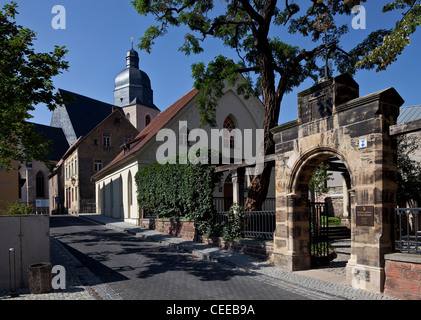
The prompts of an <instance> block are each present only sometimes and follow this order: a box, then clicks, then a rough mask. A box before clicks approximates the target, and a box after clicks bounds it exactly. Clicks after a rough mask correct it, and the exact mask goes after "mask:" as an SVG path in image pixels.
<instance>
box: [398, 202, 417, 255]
mask: <svg viewBox="0 0 421 320" xmlns="http://www.w3.org/2000/svg"><path fill="white" fill-rule="evenodd" d="M420 212H421V208H396V209H395V213H396V215H397V222H398V235H397V236H398V239H396V240H395V248H396V250H397V251H399V252H402V253H411V254H421V231H420V225H419V216H420Z"/></svg>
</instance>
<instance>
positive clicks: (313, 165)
mask: <svg viewBox="0 0 421 320" xmlns="http://www.w3.org/2000/svg"><path fill="white" fill-rule="evenodd" d="M344 161H345V162H344ZM322 163H323V164H324V165H325V166H326V167H327V168H329V170H330V172H332V171H337V172H340V173H341V174H342V175H343V177H344V178H343V179H346V180H347V181H346V182H345V183H344V186H343V187H342V201H343V207H344V208H343V213H342V217H343V218H344V221H346V220H347V218H348V216H349V215H350V209H351V206H350V203H349V189H350V188H351V187H350V185H351V186H352V177H351V175H350V174H349V171H348V168H347V165H346V160H344V158H343V156H342V155H340V154H338V153H337V152H336V151H335V150H333V149H328V148H315V149H313V150H311V151H309V152H307V153H305V154H304V155H303V156H302V157H301V161H299V162H298V163H297V165H296V167H295V168H294V169H293V174H292V175H291V180H290V184H289V185H288V190H289V193H288V194H289V198H290V199H291V200H290V201H293V202H294V214H295V215H296V216H301V217H302V225H301V226H298V224H297V226H296V227H298V228H299V229H301V230H302V234H301V237H298V236H297V237H295V241H294V242H293V246H294V245H297V246H302V247H307V248H308V256H309V257H308V259H309V260H310V261H309V262H308V261H307V262H306V264H307V265H308V264H309V265H310V267H311V268H316V267H320V266H323V265H328V264H329V262H330V261H331V260H332V259H333V257H332V253H333V252H332V249H333V248H332V245H331V242H332V241H333V239H334V234H333V232H334V231H333V230H332V227H330V226H329V218H332V217H333V214H332V213H331V212H329V211H330V210H329V203H328V201H327V199H328V198H326V199H321V198H320V196H315V195H314V193H313V192H312V191H311V190H310V181H311V179H312V177H313V174H314V173H315V172H316V170H317V168H318V167H319V166H320V165H321V164H322ZM295 223H297V222H296V221H293V224H295ZM294 227H295V226H294ZM294 227H293V228H294Z"/></svg>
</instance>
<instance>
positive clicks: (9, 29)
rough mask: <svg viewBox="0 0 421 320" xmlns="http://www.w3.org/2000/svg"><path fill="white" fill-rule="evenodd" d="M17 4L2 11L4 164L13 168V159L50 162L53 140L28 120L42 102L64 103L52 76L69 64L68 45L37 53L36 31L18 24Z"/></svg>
mask: <svg viewBox="0 0 421 320" xmlns="http://www.w3.org/2000/svg"><path fill="white" fill-rule="evenodd" d="M17 13H18V12H17V4H16V3H15V2H11V3H10V4H6V5H4V7H3V9H2V10H1V11H0V166H5V167H6V168H11V163H12V161H13V160H17V161H31V160H39V161H43V162H45V163H47V164H48V159H47V154H48V152H49V151H50V143H49V141H46V140H45V137H44V136H42V135H41V134H40V133H38V132H37V131H36V130H35V128H34V125H33V124H31V123H29V122H28V120H29V119H31V118H32V116H31V115H30V112H31V111H33V110H34V109H35V106H36V105H38V104H46V106H47V108H49V109H50V110H53V109H54V108H55V106H56V105H57V104H60V103H62V102H63V100H62V97H61V96H60V95H59V94H58V93H55V94H54V92H53V90H54V86H53V83H52V78H53V77H54V76H56V75H58V74H60V73H62V70H67V68H68V63H67V62H66V61H63V57H64V55H65V53H66V50H65V49H64V47H58V46H55V49H54V51H53V52H49V53H37V52H35V50H34V48H33V41H34V40H35V36H36V34H35V32H34V31H32V30H30V29H27V28H24V27H22V26H20V25H17V23H16V21H15V17H16V14H17Z"/></svg>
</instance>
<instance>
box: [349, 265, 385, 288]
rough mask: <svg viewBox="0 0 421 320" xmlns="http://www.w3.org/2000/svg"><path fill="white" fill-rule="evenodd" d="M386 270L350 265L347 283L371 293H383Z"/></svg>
mask: <svg viewBox="0 0 421 320" xmlns="http://www.w3.org/2000/svg"><path fill="white" fill-rule="evenodd" d="M384 280H385V271H384V268H378V267H370V266H365V265H360V264H352V263H349V262H348V264H347V266H346V283H347V285H349V286H351V287H353V288H355V289H362V290H366V291H371V292H383V290H384Z"/></svg>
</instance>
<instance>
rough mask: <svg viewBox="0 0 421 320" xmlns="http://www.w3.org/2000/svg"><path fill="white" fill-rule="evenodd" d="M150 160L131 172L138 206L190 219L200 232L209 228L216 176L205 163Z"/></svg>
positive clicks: (217, 177)
mask: <svg viewBox="0 0 421 320" xmlns="http://www.w3.org/2000/svg"><path fill="white" fill-rule="evenodd" d="M176 158H177V162H176V164H170V163H166V164H160V163H158V162H155V163H152V164H150V165H148V166H146V167H143V168H141V169H140V170H139V171H138V172H137V173H136V176H135V180H136V184H137V192H138V202H139V206H140V207H142V208H143V209H144V210H146V211H147V212H149V213H153V214H156V216H157V217H159V218H175V219H180V218H184V219H188V220H194V221H195V224H196V229H197V230H198V231H200V232H202V233H208V232H209V231H210V230H211V226H210V223H211V221H212V219H213V213H214V208H213V200H212V192H213V189H214V186H215V184H216V183H217V182H218V181H219V178H220V176H219V175H218V174H215V173H214V167H213V166H211V165H205V164H200V163H199V164H192V163H190V162H188V163H187V164H180V163H179V161H178V160H179V155H177V157H176Z"/></svg>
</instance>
